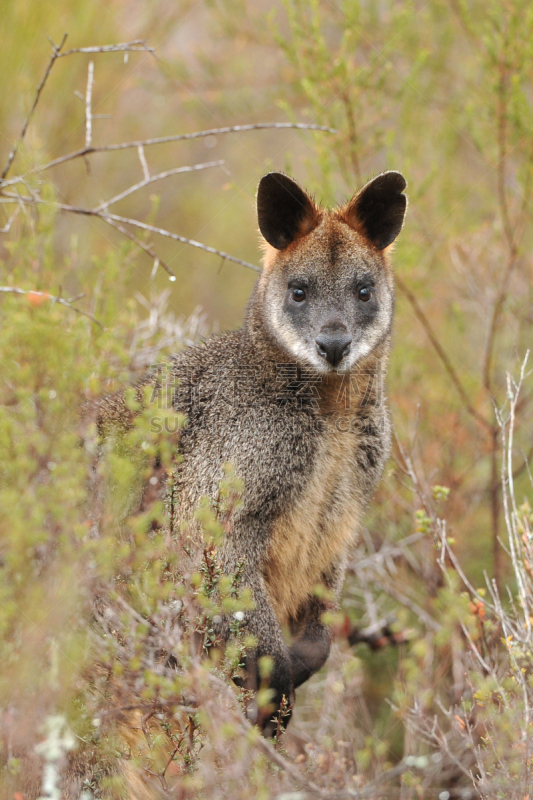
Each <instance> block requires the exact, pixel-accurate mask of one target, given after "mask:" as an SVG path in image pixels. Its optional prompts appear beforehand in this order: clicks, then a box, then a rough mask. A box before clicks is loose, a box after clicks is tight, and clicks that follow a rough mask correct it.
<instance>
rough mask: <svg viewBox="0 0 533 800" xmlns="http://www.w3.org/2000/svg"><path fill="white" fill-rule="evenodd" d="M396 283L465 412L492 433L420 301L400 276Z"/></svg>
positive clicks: (396, 277)
mask: <svg viewBox="0 0 533 800" xmlns="http://www.w3.org/2000/svg"><path fill="white" fill-rule="evenodd" d="M395 281H396V283H397V285H398V287H399V289H400V291H401V292H403V294H404V295H405V296H406V298H407V300H408V301H409V303H410V304H411V307H412V309H413V311H414V312H415V316H416V317H417V318H418V320H419V322H420V323H421V325H422V327H423V328H424V330H425V332H426V334H427V336H428V338H429V340H430V342H431V344H432V345H433V347H434V348H435V351H436V352H437V355H438V356H439V358H440V360H441V361H442V364H443V366H444V368H445V370H446V372H447V373H448V375H449V376H450V378H451V380H452V383H453V385H454V386H455V388H456V389H457V392H458V394H459V397H460V398H461V400H462V402H463V405H464V407H465V410H466V411H467V412H468V413H469V414H470V415H471V416H472V417H473V418H474V419H475V420H476V421H477V422H479V423H480V424H481V425H482V426H483V428H485V430H488V431H490V432H491V433H492V430H493V427H492V425H491V424H490V422H489V421H488V420H487V419H485V417H484V416H483V415H482V414H480V413H479V411H478V410H477V409H475V408H474V407H473V405H472V403H471V402H470V399H469V397H468V395H467V393H466V390H465V388H464V386H463V384H462V382H461V380H460V378H459V376H458V374H457V372H456V371H455V368H454V367H453V364H452V363H451V361H450V359H449V358H448V356H447V355H446V352H445V351H444V349H443V347H442V345H441V343H440V342H439V340H438V339H437V337H436V336H435V333H434V332H433V328H432V327H431V325H430V323H429V320H428V318H427V317H426V315H425V314H424V312H423V311H422V308H421V307H420V305H419V303H418V300H417V299H416V297H415V296H414V294H413V293H412V291H411V290H410V289H409V288H408V287H407V286H406V284H405V283H404V282H403V280H402V279H401V278H400V277H399V276H398V275H396V276H395Z"/></svg>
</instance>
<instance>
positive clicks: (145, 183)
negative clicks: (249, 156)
mask: <svg viewBox="0 0 533 800" xmlns="http://www.w3.org/2000/svg"><path fill="white" fill-rule="evenodd" d="M139 149H140V150H141V148H139ZM141 164H142V161H141ZM144 164H145V165H146V160H145V162H144ZM223 164H224V161H223V160H219V161H206V162H205V163H203V164H194V165H193V166H189V167H176V168H175V169H168V170H166V171H165V172H159V173H158V174H157V175H152V176H151V177H150V175H148V177H145V178H144V180H142V181H139V183H136V184H135V185H134V186H130V187H129V189H125V190H124V191H123V192H120V194H116V195H115V196H114V197H112V198H111V199H110V200H106V201H105V202H103V203H100V205H99V206H97V207H96V208H95V209H94V211H95V213H100V212H101V211H105V210H106V209H107V208H108V207H109V206H110V205H113V203H118V201H119V200H122V199H123V198H124V197H127V196H128V195H130V194H133V192H137V191H138V190H139V189H144V187H145V186H148V185H149V184H150V183H155V182H156V181H161V180H163V179H164V178H170V176H171V175H180V174H181V173H182V172H196V170H200V169H209V168H211V167H221V166H222V165H223ZM143 167H144V165H143ZM146 169H147V170H148V166H146Z"/></svg>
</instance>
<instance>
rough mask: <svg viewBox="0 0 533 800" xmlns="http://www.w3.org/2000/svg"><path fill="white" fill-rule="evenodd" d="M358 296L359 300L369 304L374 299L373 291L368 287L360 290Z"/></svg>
mask: <svg viewBox="0 0 533 800" xmlns="http://www.w3.org/2000/svg"><path fill="white" fill-rule="evenodd" d="M357 296H358V297H359V300H362V302H363V303H368V301H369V300H370V299H371V297H372V289H369V287H368V286H363V288H362V289H359V291H358V293H357Z"/></svg>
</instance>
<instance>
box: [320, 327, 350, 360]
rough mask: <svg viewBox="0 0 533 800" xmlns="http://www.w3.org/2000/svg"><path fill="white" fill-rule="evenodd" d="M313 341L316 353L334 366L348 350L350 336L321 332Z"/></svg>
mask: <svg viewBox="0 0 533 800" xmlns="http://www.w3.org/2000/svg"><path fill="white" fill-rule="evenodd" d="M315 342H316V349H317V350H318V355H319V356H322V358H325V359H326V361H327V362H328V364H331V366H332V367H336V366H337V365H338V364H340V363H341V361H342V359H343V358H344V356H347V355H348V353H349V352H350V345H351V343H352V337H351V336H347V335H346V334H338V333H321V334H320V336H317V337H316V339H315Z"/></svg>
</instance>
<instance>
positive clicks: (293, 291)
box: [257, 172, 406, 373]
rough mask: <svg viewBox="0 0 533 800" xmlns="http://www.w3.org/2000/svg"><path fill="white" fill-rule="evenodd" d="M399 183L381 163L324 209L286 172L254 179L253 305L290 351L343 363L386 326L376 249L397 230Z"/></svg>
mask: <svg viewBox="0 0 533 800" xmlns="http://www.w3.org/2000/svg"><path fill="white" fill-rule="evenodd" d="M405 186H406V183H405V180H404V178H403V177H402V175H400V174H399V173H398V172H388V173H384V174H383V175H380V176H378V177H377V178H375V179H374V180H373V181H371V182H370V183H368V184H367V185H366V186H365V187H363V189H361V191H360V192H359V193H358V194H357V195H355V197H353V198H352V200H351V201H350V202H349V203H348V204H347V205H346V206H345V207H344V208H341V209H338V210H336V211H330V210H328V209H320V208H318V207H317V206H316V205H315V204H314V203H313V201H312V200H311V199H310V198H309V197H308V196H307V194H305V192H303V191H302V189H300V187H299V186H298V185H297V184H296V183H295V182H294V181H292V180H291V179H290V178H288V177H287V176H286V175H283V174H281V173H270V174H269V175H266V176H265V177H264V178H263V179H262V181H261V183H260V184H259V190H258V199H257V205H258V219H259V228H260V231H261V233H262V235H263V237H264V238H265V240H266V245H265V248H266V254H265V268H264V271H263V275H262V278H261V280H260V284H259V292H260V294H261V308H262V314H263V320H264V324H265V327H266V329H267V331H268V332H269V333H270V335H271V337H272V338H273V339H274V340H275V341H276V342H277V344H278V345H280V346H281V348H282V349H283V350H284V351H285V352H286V353H287V356H288V357H289V359H290V360H295V361H296V362H297V363H299V364H301V365H302V366H305V367H307V368H311V369H313V370H315V371H316V372H319V373H327V372H335V371H337V372H349V371H351V370H353V369H355V368H356V365H357V364H358V362H360V361H362V360H363V359H365V358H366V357H367V356H368V355H369V354H370V353H372V351H373V350H375V348H376V347H378V345H379V344H380V343H381V342H383V341H384V339H385V338H386V337H387V336H388V335H389V333H390V328H391V323H392V314H393V306H394V294H393V282H392V275H391V272H390V268H389V265H388V263H387V260H386V258H385V257H384V255H383V250H384V249H385V248H386V247H388V246H389V245H390V244H391V243H392V242H393V241H394V239H395V238H396V236H397V235H398V233H399V232H400V229H401V226H402V222H403V216H404V213H405V206H406V198H405V195H403V194H402V191H403V189H404V188H405Z"/></svg>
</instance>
